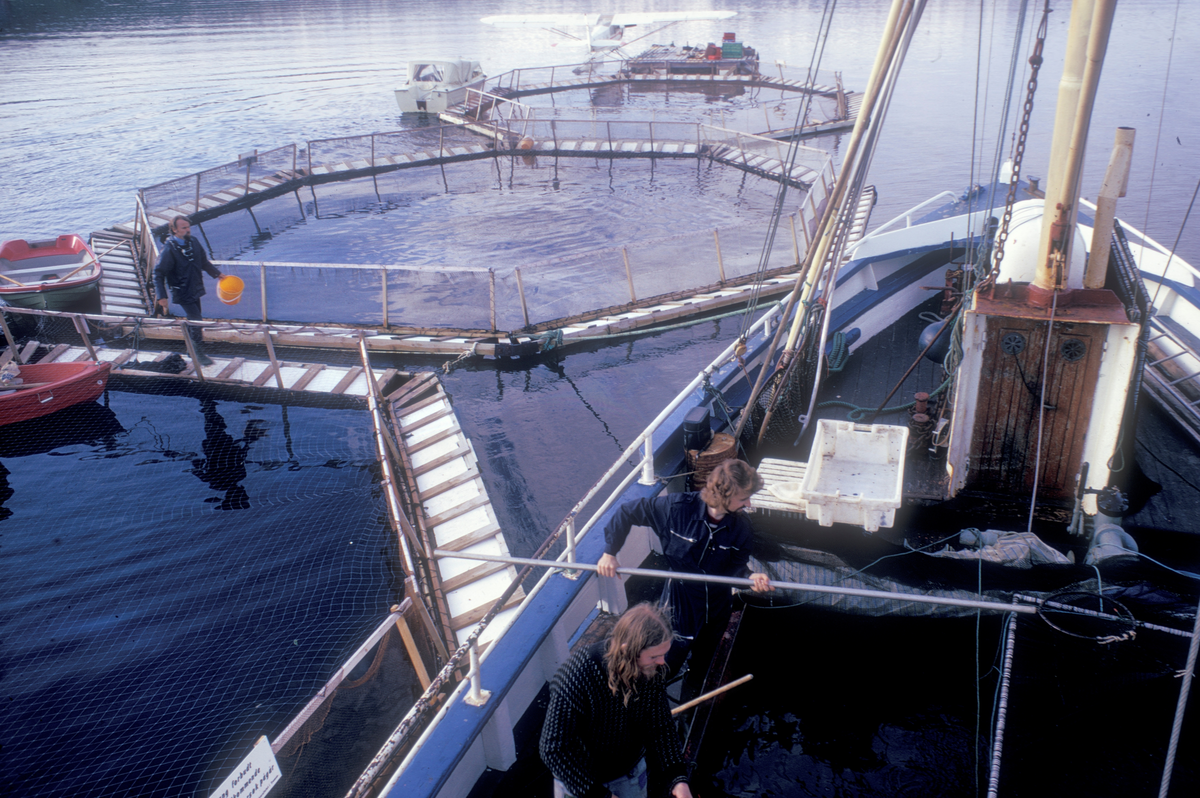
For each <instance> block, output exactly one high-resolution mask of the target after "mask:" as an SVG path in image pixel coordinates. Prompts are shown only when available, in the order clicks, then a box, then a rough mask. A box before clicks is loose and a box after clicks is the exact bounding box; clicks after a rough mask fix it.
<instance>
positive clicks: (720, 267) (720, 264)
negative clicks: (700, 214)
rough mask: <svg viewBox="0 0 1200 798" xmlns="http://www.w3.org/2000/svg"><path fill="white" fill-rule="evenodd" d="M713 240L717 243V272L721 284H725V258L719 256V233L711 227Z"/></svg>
mask: <svg viewBox="0 0 1200 798" xmlns="http://www.w3.org/2000/svg"><path fill="white" fill-rule="evenodd" d="M713 241H715V242H716V244H717V272H718V273H719V274H720V275H721V285H725V259H724V258H722V257H721V235H720V233H718V232H717V228H715V227H714V228H713Z"/></svg>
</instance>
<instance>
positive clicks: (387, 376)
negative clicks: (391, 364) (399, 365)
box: [372, 369, 400, 391]
mask: <svg viewBox="0 0 1200 798" xmlns="http://www.w3.org/2000/svg"><path fill="white" fill-rule="evenodd" d="M399 373H400V370H399V369H388V370H387V371H385V372H383V374H382V376H380V377H379V379H378V380H376V381H375V385H376V387H377V388H378V389H379V391H382V390H383V386H385V385H387V384H388V383H389V382H391V381H392V377H395V376H396V375H397V374H399ZM372 376H374V375H372Z"/></svg>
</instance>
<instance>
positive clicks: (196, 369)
mask: <svg viewBox="0 0 1200 798" xmlns="http://www.w3.org/2000/svg"><path fill="white" fill-rule="evenodd" d="M182 329H183V346H184V348H186V349H187V353H188V357H190V358H191V359H192V372H193V373H195V375H196V379H198V380H200V382H204V367H203V366H201V365H200V355H199V354H198V353H197V352H196V342H195V341H193V340H192V325H191V322H189V321H188V320H187V319H184V320H183V327H182ZM200 334H201V335H203V334H204V333H203V332H201V333H200Z"/></svg>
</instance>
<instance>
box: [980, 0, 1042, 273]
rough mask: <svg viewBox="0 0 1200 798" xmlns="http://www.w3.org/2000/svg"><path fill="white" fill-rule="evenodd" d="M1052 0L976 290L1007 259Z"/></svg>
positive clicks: (1036, 45) (1036, 48)
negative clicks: (987, 261)
mask: <svg viewBox="0 0 1200 798" xmlns="http://www.w3.org/2000/svg"><path fill="white" fill-rule="evenodd" d="M1050 11H1051V9H1050V0H1046V4H1045V6H1044V7H1043V8H1042V22H1041V24H1040V25H1038V32H1037V41H1036V42H1035V43H1034V45H1033V55H1031V56H1029V66H1030V68H1031V69H1030V73H1029V84H1028V88H1027V91H1026V92H1025V108H1024V113H1023V114H1022V115H1021V127H1020V129H1019V132H1018V134H1017V145H1016V149H1015V152H1014V154H1013V169H1012V178H1011V180H1010V181H1009V184H1008V197H1007V198H1006V199H1005V201H1004V218H1003V219H1002V220H1001V222H1000V232H999V233H997V234H996V247H995V250H994V252H993V254H992V269H991V271H990V272H988V276H987V277H985V278H984V279H983V280H982V281H981V282H980V283H979V285H978V286H977V287H976V290H983V289H984V288H986V287H987V286H989V285H991V284H992V283H994V282H995V281H996V275H998V274H999V273H1000V262H1001V261H1003V260H1004V244H1005V242H1006V241H1007V240H1008V225H1009V223H1010V222H1011V221H1012V212H1013V203H1015V202H1016V199H1017V184H1018V183H1019V182H1020V179H1021V162H1022V161H1023V160H1024V159H1025V142H1026V139H1028V137H1029V118H1030V117H1031V116H1032V115H1033V97H1034V95H1035V94H1036V93H1037V81H1038V70H1040V69H1041V68H1042V60H1043V59H1042V49H1043V48H1044V47H1045V45H1046V33H1047V30H1048V28H1049V23H1050Z"/></svg>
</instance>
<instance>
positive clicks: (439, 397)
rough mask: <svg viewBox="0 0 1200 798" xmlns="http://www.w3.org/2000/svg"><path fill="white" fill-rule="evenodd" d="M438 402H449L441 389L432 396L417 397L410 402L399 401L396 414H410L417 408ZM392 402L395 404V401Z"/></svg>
mask: <svg viewBox="0 0 1200 798" xmlns="http://www.w3.org/2000/svg"><path fill="white" fill-rule="evenodd" d="M410 398H411V397H410ZM438 402H446V403H447V404H449V400H448V399H446V394H445V393H443V392H442V391H438V392H436V393H434V394H433V395H432V396H426V397H425V398H424V399H417V400H416V401H414V402H412V403H411V404H403V403H399V407H398V411H397V414H398V415H403V416H411V415H412V414H413V413H415V412H417V411H418V410H421V409H422V408H426V407H429V406H430V405H434V404H437V403H438ZM393 404H397V403H396V402H393Z"/></svg>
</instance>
